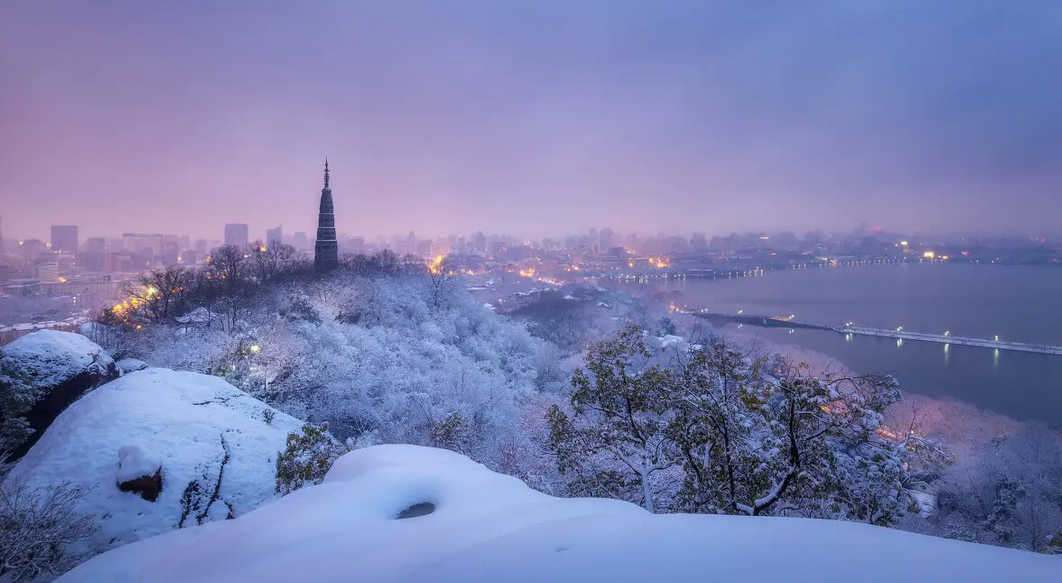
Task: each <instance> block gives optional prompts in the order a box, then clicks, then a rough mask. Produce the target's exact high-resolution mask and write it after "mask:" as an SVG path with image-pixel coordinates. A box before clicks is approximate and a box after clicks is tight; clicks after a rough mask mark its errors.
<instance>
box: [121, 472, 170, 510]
mask: <svg viewBox="0 0 1062 583" xmlns="http://www.w3.org/2000/svg"><path fill="white" fill-rule="evenodd" d="M118 489H119V490H121V491H122V492H134V493H136V494H140V497H141V498H143V499H144V500H147V501H148V502H154V501H156V500H158V499H159V494H161V493H162V468H159V469H157V470H155V473H154V474H151V475H150V476H140V477H139V478H134V479H132V480H129V481H127V482H119V483H118Z"/></svg>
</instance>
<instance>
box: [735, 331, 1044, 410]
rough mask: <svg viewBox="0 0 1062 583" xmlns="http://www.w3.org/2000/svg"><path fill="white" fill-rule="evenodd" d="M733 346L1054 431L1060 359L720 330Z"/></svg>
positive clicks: (825, 334) (848, 337) (835, 336)
mask: <svg viewBox="0 0 1062 583" xmlns="http://www.w3.org/2000/svg"><path fill="white" fill-rule="evenodd" d="M719 330H720V331H721V332H722V333H723V334H724V335H727V334H728V333H729V334H732V335H734V337H735V338H747V337H750V336H755V337H758V338H761V339H763V340H766V341H769V342H773V343H776V344H779V345H793V346H797V347H799V348H801V349H805V350H811V351H814V352H818V353H821V354H824V355H827V356H829V357H831V358H834V359H836V360H838V361H840V362H842V363H844V364H845V366H847V367H849V368H851V369H852V370H854V371H855V372H857V373H871V372H887V373H891V374H893V375H895V376H896V378H897V379H899V381H900V386H901V388H902V389H903V390H904V391H910V392H913V393H919V394H923V395H927V396H930V397H951V398H955V399H959V400H963V401H967V402H970V403H973V404H975V405H977V406H979V407H982V408H986V409H990V410H993V411H996V412H999V413H1002V414H1004V415H1008V416H1010V417H1014V418H1016V419H1039V420H1043V421H1047V422H1048V423H1050V424H1052V425H1055V426H1058V427H1062V380H1060V379H1062V356H1055V355H1046V354H1034V353H1026V352H1011V351H1001V350H999V349H989V348H976V347H970V346H962V345H951V344H944V345H943V349H941V348H940V346H941V345H940V344H936V343H932V342H917V341H913V340H908V341H906V342H904V341H903V340H902V339H896V340H893V339H891V338H879V337H873V336H854V335H852V334H839V333H837V332H829V331H822V330H786V329H780V328H760V327H756V326H744V327H743V328H740V329H739V326H738V325H736V324H727V325H724V326H722V327H721V328H719Z"/></svg>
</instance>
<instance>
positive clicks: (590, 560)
mask: <svg viewBox="0 0 1062 583" xmlns="http://www.w3.org/2000/svg"><path fill="white" fill-rule="evenodd" d="M905 573H917V575H918V578H919V579H921V580H925V581H932V582H933V583H998V582H999V581H1037V582H1046V581H1060V580H1062V579H1060V574H1062V563H1060V562H1059V559H1058V558H1057V557H1049V556H1046V555H1039V554H1035V553H1030V552H1025V551H1017V550H1013V549H1004V548H999V547H989V546H984V545H977V544H973V543H965V542H960V541H954V540H947V539H942V538H932V537H928V536H923V535H917V534H912V533H909V532H902V531H898V530H892V529H888V528H881V527H878V526H872V525H869V524H859V523H854V522H843V521H828V520H810V519H803V518H770V517H745V516H712V515H703V514H701V515H697V514H685V515H680V514H669V515H655V514H650V513H648V512H646V511H645V510H643V509H641V508H640V507H638V506H635V505H633V504H628V503H626V502H620V501H616V500H602V499H571V498H568V499H562V498H553V497H551V496H547V495H546V494H542V493H539V492H535V491H533V490H531V489H530V488H528V487H527V486H525V485H524V484H523V483H522V482H520V480H517V479H516V478H513V477H510V476H503V475H500V474H496V473H493V472H491V471H489V470H487V469H486V468H485V467H483V466H481V465H479V464H476V463H474V462H472V461H471V460H469V459H468V458H465V457H463V456H461V455H458V454H456V453H453V452H450V451H445V450H437V449H429V448H421V447H415V446H402V445H385V446H375V447H370V448H366V449H361V450H356V451H353V452H351V453H348V454H346V455H345V456H343V457H342V458H340V459H339V460H338V461H337V462H336V463H335V465H334V466H333V467H332V469H331V471H330V472H329V473H328V476H327V477H326V478H325V481H324V483H323V484H321V485H319V486H311V487H308V488H304V489H302V490H299V491H298V492H295V493H294V494H291V495H290V496H285V497H284V498H282V499H280V500H278V501H276V502H273V503H270V504H268V505H266V506H263V507H262V508H260V509H259V510H257V511H255V512H252V513H250V514H248V515H246V516H242V517H239V518H237V519H236V520H232V521H228V522H224V523H219V524H212V525H209V526H208V527H198V528H194V529H188V530H182V531H179V532H172V533H168V534H165V535H163V536H159V537H156V538H153V539H150V540H146V541H142V542H140V543H137V544H134V545H129V546H126V547H123V548H120V549H117V550H115V551H111V552H109V553H106V554H104V555H102V556H99V557H96V558H94V559H92V560H90V561H88V562H87V563H84V564H82V565H80V566H79V567H76V568H75V569H74V570H72V571H70V572H69V573H67V574H66V575H65V576H63V577H62V578H61V579H60V580H59V581H60V583H96V582H98V581H107V582H109V583H140V582H143V581H150V582H151V583H190V582H193V581H211V582H216V583H221V582H225V583H236V582H242V581H254V582H255V583H292V582H296V581H313V582H314V583H346V582H348V581H360V582H364V583H488V582H489V583H497V582H505V583H533V582H541V581H549V582H550V583H582V582H587V581H589V582H597V581H602V582H606V581H607V582H608V583H644V582H645V581H660V582H667V583H671V582H679V581H709V582H713V583H737V582H741V583H767V582H772V583H773V582H778V581H815V582H816V583H842V582H843V583H848V582H850V581H859V582H861V583H895V581H897V580H898V579H903V578H904V575H905Z"/></svg>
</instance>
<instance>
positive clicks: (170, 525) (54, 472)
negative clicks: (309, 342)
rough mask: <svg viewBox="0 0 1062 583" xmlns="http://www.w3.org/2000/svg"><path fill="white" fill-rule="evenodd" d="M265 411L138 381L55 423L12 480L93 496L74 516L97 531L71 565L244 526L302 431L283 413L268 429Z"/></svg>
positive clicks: (190, 376) (244, 398) (228, 398)
mask: <svg viewBox="0 0 1062 583" xmlns="http://www.w3.org/2000/svg"><path fill="white" fill-rule="evenodd" d="M267 409H269V407H268V406H267V405H265V404H263V403H261V402H260V401H257V400H255V399H254V398H252V397H250V396H248V395H247V394H246V393H244V392H243V391H240V390H238V389H236V388H235V387H233V386H232V385H230V384H228V383H226V382H225V381H223V380H221V379H219V378H217V377H211V376H206V375H200V374H196V373H189V372H174V371H171V370H166V369H147V370H142V371H138V372H133V373H130V374H128V375H125V376H123V377H121V378H119V379H118V380H115V381H113V382H111V383H109V384H106V385H103V386H102V387H100V388H98V389H96V390H95V391H93V392H91V393H89V394H88V395H86V396H85V397H83V398H82V399H80V400H78V401H77V402H75V403H74V404H73V405H71V406H70V408H68V409H67V410H66V411H64V412H63V413H62V414H61V415H59V417H58V418H57V419H56V420H55V423H53V424H52V426H51V427H50V428H49V429H48V431H47V432H45V433H44V435H43V437H42V438H41V440H40V441H39V442H38V443H37V444H36V445H35V446H34V447H33V448H32V449H31V450H30V451H29V453H28V454H26V456H25V457H24V458H22V460H21V461H20V462H19V463H18V465H17V466H15V468H14V469H13V470H12V472H11V474H10V475H9V476H8V478H7V479H8V480H9V481H10V480H25V481H26V485H27V486H29V487H31V488H34V487H38V486H45V487H48V486H56V485H58V484H61V483H63V482H65V481H70V482H72V483H74V484H76V485H81V486H85V487H89V488H92V490H91V491H90V492H89V494H88V495H87V496H86V497H85V498H84V499H82V500H81V502H80V503H79V505H78V507H77V508H76V510H77V511H78V512H81V513H83V514H86V515H95V516H96V520H97V521H98V522H99V524H100V526H101V531H100V532H99V534H98V535H97V537H96V538H95V539H94V540H90V541H87V543H86V544H84V545H81V546H79V547H77V548H74V549H72V552H73V554H74V555H75V556H87V555H91V554H95V553H97V552H100V551H102V550H107V549H110V548H114V547H117V546H120V545H123V544H126V543H130V542H134V541H137V540H140V539H143V538H147V537H150V536H154V535H157V534H159V533H162V532H166V531H169V530H173V529H175V528H177V527H178V525H183V526H193V525H196V524H198V523H200V522H204V523H205V522H208V521H211V520H218V519H224V518H226V517H228V516H230V515H231V516H240V515H242V514H244V513H246V512H249V511H251V510H252V509H254V508H256V507H258V506H259V505H260V504H262V503H263V502H266V501H268V500H271V499H272V498H273V497H274V488H275V464H276V456H277V453H278V452H279V451H280V450H283V449H284V445H285V443H284V442H285V439H286V438H287V435H288V433H289V432H293V431H297V430H298V429H299V428H300V427H301V425H302V424H301V422H300V421H298V420H296V419H295V418H293V417H290V416H288V415H285V414H283V413H280V412H275V413H273V414H272V419H271V423H267V422H266V421H265V417H266V415H265V413H264V412H265V411H266V410H267ZM222 467H223V468H224V474H223V476H222V475H221V472H222ZM219 481H220V486H218V485H219ZM192 484H196V486H194V487H192V486H191V485H192ZM215 488H217V496H216V497H214V496H213V494H214V491H215ZM189 489H191V490H196V491H194V492H191V493H189V492H188V490H189ZM212 499H213V501H212Z"/></svg>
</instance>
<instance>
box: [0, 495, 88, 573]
mask: <svg viewBox="0 0 1062 583" xmlns="http://www.w3.org/2000/svg"><path fill="white" fill-rule="evenodd" d="M88 491H89V489H88V488H85V487H82V486H74V485H71V484H70V483H69V482H64V483H62V484H59V485H58V486H56V487H54V488H29V487H28V486H27V485H26V482H25V480H24V479H23V478H15V479H13V480H8V481H7V482H5V483H4V485H3V487H0V580H5V578H9V579H10V580H11V581H27V580H31V579H34V578H36V577H38V576H40V575H42V574H45V573H50V574H59V573H62V572H63V571H65V570H66V569H67V568H69V567H70V566H71V565H70V564H69V561H68V560H66V557H65V556H64V555H65V552H66V547H67V546H69V545H70V544H72V543H75V542H78V541H81V540H84V539H86V538H88V537H90V536H92V535H93V534H95V532H96V531H97V530H98V527H97V526H96V524H95V522H93V520H92V517H90V516H81V515H79V514H78V513H77V512H76V511H75V510H74V507H75V506H76V505H77V502H78V501H79V500H80V499H81V498H83V497H84V496H85V494H86V493H88Z"/></svg>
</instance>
